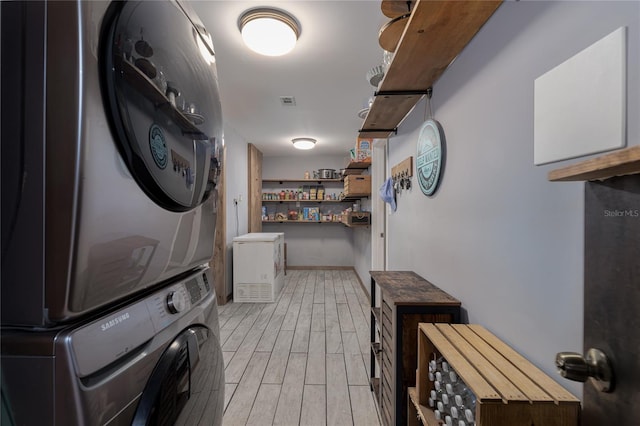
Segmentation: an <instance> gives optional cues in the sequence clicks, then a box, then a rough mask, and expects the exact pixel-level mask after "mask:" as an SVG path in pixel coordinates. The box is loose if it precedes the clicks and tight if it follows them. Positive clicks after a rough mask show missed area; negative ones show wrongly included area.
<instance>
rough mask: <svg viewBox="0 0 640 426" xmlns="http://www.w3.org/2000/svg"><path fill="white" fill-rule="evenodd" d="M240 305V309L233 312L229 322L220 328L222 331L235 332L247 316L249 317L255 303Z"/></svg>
mask: <svg viewBox="0 0 640 426" xmlns="http://www.w3.org/2000/svg"><path fill="white" fill-rule="evenodd" d="M238 305H240V307H238V309H236V310H235V311H234V312H233V314H232V315H231V317H230V318H229V320H228V321H227V322H226V323H225V324H224V325H223V326H221V327H220V329H221V330H235V329H236V327H237V326H238V324H240V323H241V322H242V320H243V319H244V317H245V315H247V312H249V310H250V309H251V307H252V306H253V303H238Z"/></svg>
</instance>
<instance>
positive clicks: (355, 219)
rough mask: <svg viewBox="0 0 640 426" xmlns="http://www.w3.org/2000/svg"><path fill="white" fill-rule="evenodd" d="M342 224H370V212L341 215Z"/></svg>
mask: <svg viewBox="0 0 640 426" xmlns="http://www.w3.org/2000/svg"><path fill="white" fill-rule="evenodd" d="M342 219H343V223H344V224H346V225H349V226H354V225H369V224H370V223H371V213H370V212H349V213H348V214H344V215H342Z"/></svg>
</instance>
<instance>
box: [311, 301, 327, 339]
mask: <svg viewBox="0 0 640 426" xmlns="http://www.w3.org/2000/svg"><path fill="white" fill-rule="evenodd" d="M314 300H315V297H314ZM323 302H324V297H323ZM324 330H325V323H324V303H314V304H313V311H312V313H311V331H324Z"/></svg>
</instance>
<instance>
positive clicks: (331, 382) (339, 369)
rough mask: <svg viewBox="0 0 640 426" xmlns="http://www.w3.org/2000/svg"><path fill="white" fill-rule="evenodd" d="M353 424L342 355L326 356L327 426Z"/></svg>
mask: <svg viewBox="0 0 640 426" xmlns="http://www.w3.org/2000/svg"><path fill="white" fill-rule="evenodd" d="M350 424H353V417H352V415H351V402H350V400H349V388H348V386H347V373H346V371H345V366H344V357H343V356H342V354H327V425H350Z"/></svg>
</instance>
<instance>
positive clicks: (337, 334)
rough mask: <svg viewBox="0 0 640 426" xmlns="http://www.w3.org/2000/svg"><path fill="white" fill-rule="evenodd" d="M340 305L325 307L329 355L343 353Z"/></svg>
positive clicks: (334, 304) (327, 305) (333, 303)
mask: <svg viewBox="0 0 640 426" xmlns="http://www.w3.org/2000/svg"><path fill="white" fill-rule="evenodd" d="M337 306H338V305H337V304H336V303H335V301H333V302H329V303H325V305H324V320H325V330H326V336H327V345H326V350H327V353H328V354H339V353H342V333H341V331H340V321H339V319H338V307H337Z"/></svg>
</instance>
